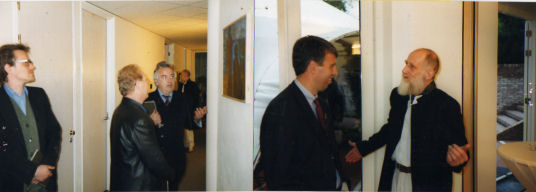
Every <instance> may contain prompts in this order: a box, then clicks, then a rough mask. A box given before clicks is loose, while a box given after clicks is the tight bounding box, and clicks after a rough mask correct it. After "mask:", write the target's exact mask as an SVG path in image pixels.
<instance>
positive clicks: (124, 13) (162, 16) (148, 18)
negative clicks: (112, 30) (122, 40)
mask: <svg viewBox="0 0 536 192" xmlns="http://www.w3.org/2000/svg"><path fill="white" fill-rule="evenodd" d="M90 3H91V4H93V5H95V6H97V7H100V8H102V9H104V10H106V11H108V12H110V13H112V14H114V15H117V16H119V17H121V18H123V19H125V20H127V21H130V22H132V23H134V24H136V25H138V26H140V27H143V28H145V29H147V30H149V31H151V32H153V33H156V34H158V35H161V36H163V37H165V38H166V39H168V40H170V41H172V42H175V43H178V44H180V45H182V46H184V47H186V48H188V49H192V50H203V49H206V45H207V9H208V2H207V0H173V1H91V2H90Z"/></svg>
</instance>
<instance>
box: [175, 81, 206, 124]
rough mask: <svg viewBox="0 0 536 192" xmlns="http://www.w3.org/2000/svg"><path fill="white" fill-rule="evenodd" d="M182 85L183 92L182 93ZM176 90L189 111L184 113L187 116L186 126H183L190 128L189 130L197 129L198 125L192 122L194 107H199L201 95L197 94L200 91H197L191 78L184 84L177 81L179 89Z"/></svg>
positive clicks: (197, 88)
mask: <svg viewBox="0 0 536 192" xmlns="http://www.w3.org/2000/svg"><path fill="white" fill-rule="evenodd" d="M182 87H184V93H182ZM177 92H179V93H180V94H181V96H182V99H183V101H184V102H183V103H184V105H183V107H184V108H186V109H188V110H189V111H190V112H189V113H188V114H187V115H186V118H187V121H186V122H187V123H188V126H186V127H185V128H186V129H190V130H193V129H198V128H199V126H197V125H196V124H195V123H194V112H195V109H196V108H198V107H201V106H200V103H199V101H200V97H201V96H200V94H199V93H200V92H199V87H198V86H197V83H195V82H193V81H191V80H188V82H187V83H186V85H185V84H183V83H179V90H178V91H177Z"/></svg>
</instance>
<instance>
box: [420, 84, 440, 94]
mask: <svg viewBox="0 0 536 192" xmlns="http://www.w3.org/2000/svg"><path fill="white" fill-rule="evenodd" d="M436 88H437V87H436V84H435V81H432V83H430V84H429V85H428V86H426V88H424V90H423V91H422V93H421V94H419V95H427V94H429V93H430V92H432V91H433V90H434V89H436Z"/></svg>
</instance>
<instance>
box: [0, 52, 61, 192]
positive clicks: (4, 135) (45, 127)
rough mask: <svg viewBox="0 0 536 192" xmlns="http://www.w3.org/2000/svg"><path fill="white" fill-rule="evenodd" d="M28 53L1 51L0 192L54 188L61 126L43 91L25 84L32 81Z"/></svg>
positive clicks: (33, 76) (31, 69) (32, 69)
mask: <svg viewBox="0 0 536 192" xmlns="http://www.w3.org/2000/svg"><path fill="white" fill-rule="evenodd" d="M29 52H30V48H29V47H27V46H26V45H23V44H7V45H3V46H2V47H0V80H1V81H2V87H1V88H0V191H23V190H24V191H43V190H50V191H55V190H57V181H56V173H55V171H54V170H55V167H56V164H57V160H58V155H59V151H60V133H61V127H60V124H59V123H58V121H57V119H56V117H55V116H54V113H53V112H52V109H51V107H50V101H49V99H48V96H47V94H46V93H45V91H44V90H43V89H42V88H39V87H30V86H26V84H28V83H31V82H34V81H35V75H34V71H35V68H36V67H35V66H34V64H33V62H32V61H31V60H30V57H29V56H28V53H29Z"/></svg>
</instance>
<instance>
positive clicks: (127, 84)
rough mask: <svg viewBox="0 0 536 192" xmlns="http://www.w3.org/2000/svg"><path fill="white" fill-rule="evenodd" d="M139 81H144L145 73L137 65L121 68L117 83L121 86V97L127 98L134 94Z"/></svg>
mask: <svg viewBox="0 0 536 192" xmlns="http://www.w3.org/2000/svg"><path fill="white" fill-rule="evenodd" d="M138 80H143V72H142V71H141V69H140V68H139V67H138V66H137V65H135V64H130V65H127V66H125V67H123V68H121V70H119V74H118V75H117V83H118V84H119V92H121V95H123V96H127V95H128V94H129V93H130V92H132V90H133V89H134V87H135V86H136V81H138Z"/></svg>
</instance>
